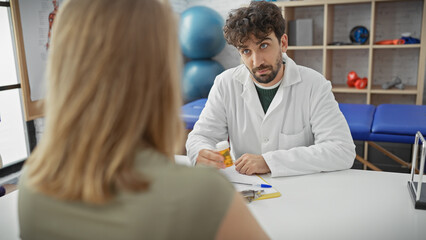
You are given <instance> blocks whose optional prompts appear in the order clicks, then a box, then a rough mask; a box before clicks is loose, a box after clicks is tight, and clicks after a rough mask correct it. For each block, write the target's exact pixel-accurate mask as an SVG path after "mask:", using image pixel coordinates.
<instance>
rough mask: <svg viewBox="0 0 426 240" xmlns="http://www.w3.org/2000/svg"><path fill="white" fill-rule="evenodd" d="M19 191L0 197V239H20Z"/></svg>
mask: <svg viewBox="0 0 426 240" xmlns="http://www.w3.org/2000/svg"><path fill="white" fill-rule="evenodd" d="M18 226H19V225H18V191H13V192H11V193H9V194H7V195H5V196H3V197H0V239H7V240H14V239H19V227H18Z"/></svg>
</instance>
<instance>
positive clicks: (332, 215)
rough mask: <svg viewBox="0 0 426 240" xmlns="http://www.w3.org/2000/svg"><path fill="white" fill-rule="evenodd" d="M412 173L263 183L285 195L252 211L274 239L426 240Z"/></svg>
mask: <svg viewBox="0 0 426 240" xmlns="http://www.w3.org/2000/svg"><path fill="white" fill-rule="evenodd" d="M408 179H409V174H402V173H387V172H373V171H363V170H346V171H338V172H330V173H318V174H312V175H305V176H295V177H282V178H271V177H268V176H266V177H265V180H266V181H268V182H269V183H270V184H272V185H273V186H274V187H275V188H276V189H278V190H279V191H280V192H281V194H282V196H281V197H279V198H275V199H266V200H260V201H254V202H252V203H250V204H249V208H250V210H251V211H252V213H253V214H254V215H255V217H256V218H257V220H258V222H259V223H260V224H261V226H262V227H263V228H264V229H265V231H266V232H267V233H268V235H269V236H270V237H271V238H272V239H292V240H294V239H327V240H331V239H339V240H341V239H345V240H348V239H386V240H390V239H426V210H416V209H415V208H414V205H413V202H412V200H411V197H410V195H409V192H408V188H407V181H408Z"/></svg>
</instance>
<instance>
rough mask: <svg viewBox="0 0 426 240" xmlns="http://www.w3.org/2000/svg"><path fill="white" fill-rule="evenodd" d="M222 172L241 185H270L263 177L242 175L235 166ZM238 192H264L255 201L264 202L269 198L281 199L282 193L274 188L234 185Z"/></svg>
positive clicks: (231, 180)
mask: <svg viewBox="0 0 426 240" xmlns="http://www.w3.org/2000/svg"><path fill="white" fill-rule="evenodd" d="M220 172H221V173H222V174H224V175H225V176H226V178H228V180H229V181H230V182H240V183H247V184H265V183H266V184H268V183H267V182H266V181H265V180H264V179H263V178H262V177H260V176H258V175H251V176H249V175H244V174H240V173H239V172H237V170H235V165H233V166H231V167H228V168H225V169H221V170H220ZM233 185H234V187H235V189H236V190H237V192H242V191H246V190H263V193H262V195H261V196H260V197H259V198H256V199H255V200H262V199H268V198H276V197H280V196H281V193H280V192H278V191H277V190H276V189H275V188H274V186H272V187H271V188H261V187H256V186H247V185H243V184H235V183H234V184H233Z"/></svg>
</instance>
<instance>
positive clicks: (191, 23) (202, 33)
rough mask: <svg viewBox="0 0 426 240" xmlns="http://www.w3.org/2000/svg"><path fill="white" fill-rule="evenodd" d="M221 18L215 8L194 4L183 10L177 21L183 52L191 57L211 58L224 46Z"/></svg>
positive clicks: (222, 21)
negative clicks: (178, 21) (194, 5)
mask: <svg viewBox="0 0 426 240" xmlns="http://www.w3.org/2000/svg"><path fill="white" fill-rule="evenodd" d="M223 25H224V20H223V18H222V17H221V16H220V15H219V13H217V12H216V11H215V10H213V9H211V8H208V7H203V6H196V7H191V8H188V9H187V10H185V11H184V12H183V13H182V15H181V19H180V23H179V42H180V47H181V49H182V52H183V54H184V55H185V56H186V57H188V58H191V59H204V58H212V57H214V56H215V55H216V54H218V53H219V52H220V51H222V49H223V48H224V47H225V38H224V37H223V32H222V28H223Z"/></svg>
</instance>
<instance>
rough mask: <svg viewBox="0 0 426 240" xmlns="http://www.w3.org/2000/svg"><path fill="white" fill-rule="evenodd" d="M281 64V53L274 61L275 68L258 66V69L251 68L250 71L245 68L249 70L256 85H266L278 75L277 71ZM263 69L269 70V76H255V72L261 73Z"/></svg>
mask: <svg viewBox="0 0 426 240" xmlns="http://www.w3.org/2000/svg"><path fill="white" fill-rule="evenodd" d="M282 64H283V57H282V54H281V52H280V53H279V54H278V57H277V60H276V61H275V68H274V67H273V66H272V65H263V64H262V65H260V66H259V67H256V68H253V69H252V70H251V71H250V69H249V68H248V67H247V66H246V67H247V69H249V71H250V73H251V75H252V76H253V78H254V79H255V80H256V81H257V82H258V83H262V84H268V83H270V82H272V81H273V80H274V79H275V77H276V76H277V75H278V71H279V70H280V69H281V66H282ZM265 69H269V70H271V72H270V73H269V74H263V75H260V76H256V72H257V71H261V70H265Z"/></svg>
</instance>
